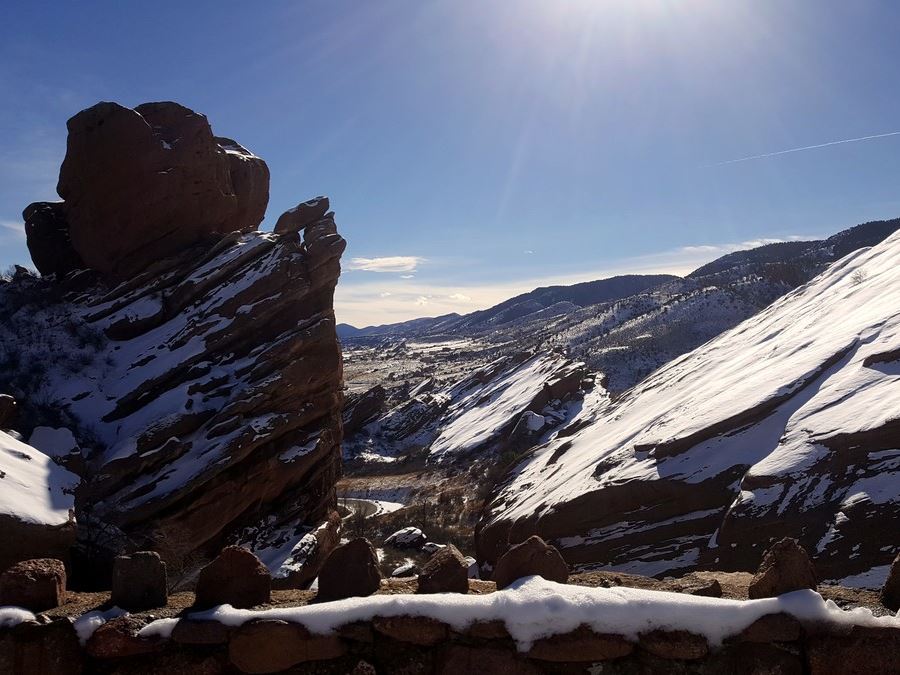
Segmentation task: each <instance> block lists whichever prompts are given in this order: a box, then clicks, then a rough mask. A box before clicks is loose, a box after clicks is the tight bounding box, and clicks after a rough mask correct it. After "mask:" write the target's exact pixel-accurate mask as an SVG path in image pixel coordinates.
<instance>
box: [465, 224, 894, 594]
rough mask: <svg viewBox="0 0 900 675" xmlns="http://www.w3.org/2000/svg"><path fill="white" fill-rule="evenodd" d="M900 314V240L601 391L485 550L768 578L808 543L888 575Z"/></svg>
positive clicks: (506, 504)
mask: <svg viewBox="0 0 900 675" xmlns="http://www.w3.org/2000/svg"><path fill="white" fill-rule="evenodd" d="M898 307H900V234H894V235H892V236H891V237H889V238H888V239H887V240H886V241H884V242H883V243H881V244H879V245H877V246H875V247H873V248H871V249H862V250H859V251H857V252H855V253H852V254H850V255H848V256H846V257H845V258H843V259H841V260H840V261H839V262H837V263H834V264H833V265H832V266H831V267H829V268H828V269H827V270H826V271H825V272H824V273H822V274H821V275H820V276H818V277H817V278H816V279H814V280H813V281H812V282H810V283H808V284H807V285H805V286H802V287H800V288H799V289H797V290H795V291H793V292H792V293H790V294H788V295H787V296H785V297H783V298H781V299H780V300H778V301H776V302H775V303H774V304H772V305H771V306H770V307H768V308H767V309H766V310H764V311H763V312H761V313H759V314H758V315H756V316H754V317H753V318H751V319H749V320H747V321H745V322H743V323H741V324H740V325H738V326H737V327H735V328H733V329H732V330H729V331H727V332H726V333H724V334H722V335H721V336H719V337H718V338H716V339H714V340H712V341H710V342H708V343H707V344H705V345H702V346H701V347H699V348H698V349H696V350H694V351H693V352H691V353H689V354H687V355H685V356H682V357H680V358H678V359H676V360H674V361H672V362H671V363H669V364H668V365H666V366H664V367H663V368H662V369H660V370H659V371H657V372H655V373H654V374H653V375H651V376H650V377H649V378H647V379H646V380H645V381H644V382H642V383H641V384H640V385H638V386H637V387H635V388H634V389H632V390H629V391H628V392H626V393H625V394H624V395H623V396H621V397H620V398H619V399H618V400H615V401H614V402H608V401H604V400H603V399H598V403H597V404H596V406H594V407H593V408H591V409H585V410H583V411H582V413H581V415H580V416H579V420H576V421H580V422H581V424H582V426H580V427H578V430H577V431H574V432H573V433H571V434H567V435H565V437H560V438H557V439H556V440H554V441H552V442H550V443H549V444H547V445H545V446H542V447H540V448H538V449H537V450H536V451H535V452H534V453H533V454H532V455H531V456H530V457H528V458H527V459H526V460H524V461H523V462H522V463H521V464H520V465H519V466H518V467H517V468H516V469H514V471H513V474H512V475H511V476H510V477H509V479H508V482H507V483H506V484H505V485H504V486H503V487H502V489H501V490H500V491H499V493H498V494H497V495H496V498H495V500H494V501H493V503H492V504H491V506H490V508H489V510H488V512H487V515H486V517H485V520H484V522H483V527H482V530H481V532H480V536H479V540H478V547H479V553H480V557H481V558H482V559H486V560H488V561H490V560H493V559H494V558H495V557H496V555H497V553H498V551H500V550H502V547H503V546H504V545H505V544H506V541H507V539H509V540H510V541H518V540H520V539H522V538H524V537H525V536H526V535H528V534H531V533H539V534H542V535H543V536H545V537H546V538H549V539H552V540H553V542H554V543H555V544H556V545H557V546H559V547H560V548H561V550H562V551H563V553H564V555H565V556H566V557H567V558H568V559H569V561H571V562H573V563H579V564H584V565H599V566H607V565H608V566H611V567H615V568H619V569H626V570H634V571H639V572H643V573H649V574H662V573H665V572H670V571H673V570H676V569H688V568H695V567H713V566H720V567H726V568H743V569H752V568H754V567H755V566H756V564H757V563H758V561H759V557H760V555H761V553H762V550H763V549H764V548H765V546H766V543H767V542H768V540H769V539H771V538H773V537H781V536H785V535H791V536H797V537H799V538H800V539H801V540H802V542H803V543H804V544H805V545H806V546H807V547H808V549H809V550H810V552H811V553H813V555H814V556H815V560H816V563H817V565H818V567H819V570H820V572H821V573H822V575H823V576H824V577H831V578H840V577H844V576H847V575H853V574H860V573H864V572H866V571H868V570H869V569H870V568H873V567H876V566H882V565H885V564H886V563H887V562H889V561H890V560H891V559H892V558H893V556H894V555H895V554H896V553H897V550H898V547H900V542H898V540H897V539H896V537H895V536H894V534H893V533H895V532H896V530H897V524H898V522H900V313H898V309H897V308H898ZM573 428H574V427H573ZM560 436H562V434H560Z"/></svg>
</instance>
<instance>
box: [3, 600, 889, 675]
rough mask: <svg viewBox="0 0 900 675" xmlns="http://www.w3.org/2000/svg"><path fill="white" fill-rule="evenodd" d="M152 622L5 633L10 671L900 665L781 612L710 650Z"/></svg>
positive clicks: (438, 631) (582, 632) (59, 623)
mask: <svg viewBox="0 0 900 675" xmlns="http://www.w3.org/2000/svg"><path fill="white" fill-rule="evenodd" d="M142 627H143V620H141V619H138V618H136V617H132V616H125V617H121V618H118V619H113V620H111V621H109V622H108V623H105V624H103V625H102V626H100V628H98V629H97V630H96V631H95V632H94V634H93V635H92V636H91V637H90V639H88V640H87V642H86V644H85V645H83V646H81V645H80V644H79V640H78V636H77V635H76V632H75V629H74V627H73V624H72V622H71V621H70V620H68V619H57V620H54V621H49V622H47V623H38V622H25V623H22V624H19V625H18V626H16V627H14V628H5V629H0V672H2V673H9V674H16V675H18V674H22V675H25V674H28V675H30V674H32V673H66V674H70V673H71V674H75V673H89V672H90V673H159V672H165V673H188V672H190V673H194V674H198V675H199V674H203V673H210V674H212V673H233V672H243V673H280V672H290V673H354V674H356V675H363V674H370V673H410V674H412V673H582V672H584V673H709V674H713V673H715V674H719V673H748V674H749V673H780V674H785V675H787V674H790V673H797V674H798V675H799V674H801V673H811V674H812V675H826V674H827V675H841V674H847V675H849V674H853V673H866V674H867V675H868V674H873V675H874V674H875V673H879V674H887V673H900V629H896V628H872V627H862V626H854V627H852V628H848V627H845V626H837V625H827V624H816V625H809V624H808V625H804V624H802V623H800V622H799V621H798V620H796V619H794V618H793V617H791V616H788V615H786V614H770V615H766V616H764V617H762V618H761V619H759V620H757V621H756V622H755V623H753V624H752V625H750V626H749V627H748V628H747V629H745V630H744V631H743V632H742V633H740V634H738V635H735V636H733V637H732V638H729V639H727V640H726V641H725V644H724V645H721V646H719V647H716V648H712V647H710V646H709V645H708V644H707V642H706V640H705V639H704V638H703V637H702V636H698V635H694V634H691V633H688V632H684V631H674V632H667V631H659V630H657V631H653V632H650V633H645V634H642V635H641V636H640V637H639V639H637V640H628V639H626V638H625V637H623V636H618V635H598V634H596V633H593V632H592V631H591V630H589V629H587V628H586V627H582V628H579V629H577V630H575V631H574V632H571V633H567V634H562V635H556V636H554V637H552V638H547V639H544V640H539V641H537V642H535V643H534V644H533V645H532V646H531V648H530V650H528V651H526V652H521V651H519V650H518V649H517V647H516V643H515V642H514V641H513V639H512V638H511V637H510V635H509V634H508V633H507V631H506V627H505V625H504V624H503V623H502V622H488V623H475V624H473V625H472V626H470V627H469V628H468V629H467V630H465V631H462V632H459V631H455V630H453V629H452V628H451V627H450V626H448V625H446V624H443V623H440V622H438V621H435V620H434V619H427V618H422V617H408V616H399V617H384V618H382V617H375V618H374V619H373V620H372V621H369V622H358V623H350V624H348V625H346V626H343V627H342V628H340V629H338V631H337V632H336V633H334V634H332V635H314V634H311V633H310V632H309V631H308V630H307V629H306V628H304V627H303V626H301V625H299V624H291V623H286V622H283V621H275V620H262V621H252V622H249V623H245V624H244V625H243V626H240V627H237V628H230V627H227V626H224V625H222V624H221V623H218V622H215V621H197V620H187V619H182V620H180V621H179V622H178V623H177V624H176V626H175V628H174V630H172V633H171V636H170V637H169V638H166V639H159V638H157V639H145V638H141V637H137V635H136V634H137V631H138V630H140V629H141V628H142Z"/></svg>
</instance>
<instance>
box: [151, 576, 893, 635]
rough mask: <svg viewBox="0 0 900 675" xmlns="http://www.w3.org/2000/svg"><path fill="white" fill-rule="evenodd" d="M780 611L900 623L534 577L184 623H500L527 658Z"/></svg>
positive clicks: (321, 626) (803, 604)
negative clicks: (537, 650)
mask: <svg viewBox="0 0 900 675" xmlns="http://www.w3.org/2000/svg"><path fill="white" fill-rule="evenodd" d="M780 612H784V613H786V614H789V615H792V616H794V617H796V618H797V619H799V620H800V621H804V622H820V621H821V622H828V623H831V624H834V625H843V626H854V625H860V626H882V627H893V628H900V618H897V617H890V616H884V617H875V616H873V615H872V612H871V611H869V610H868V609H864V608H857V609H853V610H849V611H846V610H842V609H840V608H839V607H838V606H837V605H836V604H835V603H834V602H832V601H830V600H829V601H825V600H823V599H822V596H820V595H819V594H818V593H815V592H814V591H795V592H793V593H788V594H785V595H782V596H780V597H778V598H766V599H762V600H749V601H741V600H726V599H722V598H707V597H701V596H694V595H687V594H680V593H667V592H660V591H648V590H641V589H636V588H626V587H616V588H588V587H583V586H569V585H564V584H557V583H554V582H552V581H546V580H544V579H542V578H540V577H525V578H523V579H520V580H519V581H517V582H515V583H514V584H512V585H511V586H509V587H508V588H507V589H505V590H502V591H497V592H495V593H487V594H484V595H474V594H473V595H461V594H455V593H444V594H437V595H376V596H370V597H365V598H351V599H346V600H338V601H335V602H327V603H319V604H314V605H307V606H304V607H284V608H276V609H269V610H261V611H255V610H242V609H234V608H232V607H231V606H230V605H222V606H220V607H216V608H214V609H212V610H209V611H206V612H201V613H196V614H191V615H189V618H190V619H191V620H206V621H218V622H220V623H222V624H224V625H226V626H240V625H243V624H244V623H246V622H248V621H254V620H260V619H267V620H280V621H287V622H290V623H297V624H301V625H303V626H305V627H306V628H307V629H308V630H309V631H310V632H312V633H316V634H330V633H333V632H334V631H335V630H336V629H337V628H339V627H340V626H344V625H347V624H350V623H354V622H357V621H370V620H372V619H373V618H374V617H376V616H378V617H395V616H413V617H428V618H431V619H435V620H438V621H441V622H444V623H446V624H448V625H450V626H451V627H452V628H453V629H454V630H457V631H460V632H462V631H464V630H466V628H468V627H469V626H471V625H472V624H473V623H475V622H476V621H479V622H482V621H502V622H503V623H504V624H505V626H506V629H507V631H509V634H510V635H511V636H512V638H513V640H514V641H515V642H516V645H517V647H518V649H519V650H521V651H526V650H528V649H529V648H530V647H531V645H532V644H533V643H534V642H535V641H536V640H539V639H541V638H547V637H551V636H553V635H559V634H563V633H568V632H571V631H573V630H575V629H576V628H578V627H579V626H582V625H584V626H588V627H589V628H591V629H592V630H593V631H594V632H596V633H601V634H602V633H607V634H616V635H622V636H624V637H626V638H628V639H631V640H636V639H637V638H638V635H639V634H641V633H644V632H647V631H650V630H655V629H660V630H673V631H674V630H685V631H690V632H691V633H695V634H699V635H703V636H704V637H705V638H706V639H707V641H708V642H709V644H710V645H711V646H713V647H716V646H719V645H721V644H722V642H723V641H724V640H725V639H726V638H728V637H729V636H732V635H736V634H737V633H740V632H741V631H742V630H744V629H745V628H747V627H748V626H749V625H750V624H752V623H753V622H754V621H756V620H757V619H759V618H760V617H762V616H765V615H767V614H777V613H780ZM171 621H172V620H171V619H162V620H159V621H156V622H153V623H151V624H149V625H148V626H147V627H146V628H144V629H143V631H142V635H143V636H151V635H160V636H164V635H166V634H167V633H170V632H171V630H172V627H173V626H172V624H171ZM161 622H163V623H161ZM157 626H158V627H157Z"/></svg>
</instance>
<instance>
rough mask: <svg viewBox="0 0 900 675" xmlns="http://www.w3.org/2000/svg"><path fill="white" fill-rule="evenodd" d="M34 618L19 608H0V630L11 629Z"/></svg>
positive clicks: (25, 610)
mask: <svg viewBox="0 0 900 675" xmlns="http://www.w3.org/2000/svg"><path fill="white" fill-rule="evenodd" d="M34 620H35V616H34V614H32V613H31V612H29V611H28V610H27V609H22V608H21V607H0V628H12V627H13V626H18V625H19V624H20V623H22V622H24V621H34Z"/></svg>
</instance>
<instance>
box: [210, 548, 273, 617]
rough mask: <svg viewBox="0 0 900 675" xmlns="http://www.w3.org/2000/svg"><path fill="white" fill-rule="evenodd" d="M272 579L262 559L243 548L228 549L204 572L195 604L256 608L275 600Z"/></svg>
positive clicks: (224, 549) (223, 550)
mask: <svg viewBox="0 0 900 675" xmlns="http://www.w3.org/2000/svg"><path fill="white" fill-rule="evenodd" d="M271 594H272V577H271V575H270V574H269V570H268V569H267V568H266V566H265V565H263V564H262V563H261V562H260V561H259V558H257V557H256V556H255V555H253V554H252V553H251V552H250V551H248V550H247V549H245V548H241V547H240V546H226V547H225V548H223V549H222V552H221V553H220V554H219V556H218V557H217V558H216V559H215V560H213V561H212V562H211V563H210V564H209V565H207V566H206V567H204V568H203V569H202V570H201V571H200V576H199V578H198V579H197V591H196V599H195V601H194V604H195V605H196V606H197V607H213V606H215V605H225V604H228V605H231V606H232V607H242V608H248V607H254V606H255V605H262V604H265V603H267V602H269V601H270V600H271Z"/></svg>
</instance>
